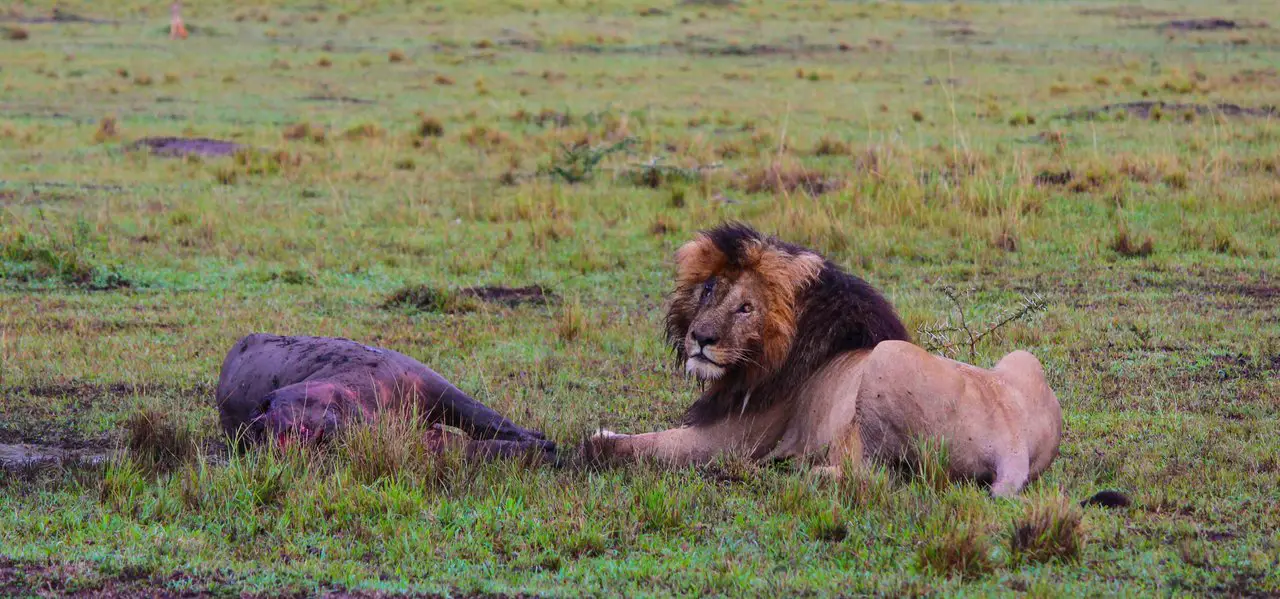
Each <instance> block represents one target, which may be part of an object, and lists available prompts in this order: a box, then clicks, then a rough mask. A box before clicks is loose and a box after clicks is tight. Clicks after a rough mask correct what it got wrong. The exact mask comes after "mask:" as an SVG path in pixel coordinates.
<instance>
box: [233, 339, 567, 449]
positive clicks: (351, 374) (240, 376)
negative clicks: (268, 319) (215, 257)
mask: <svg viewBox="0 0 1280 599" xmlns="http://www.w3.org/2000/svg"><path fill="white" fill-rule="evenodd" d="M216 399H217V402H218V411H219V413H220V415H221V419H222V428H223V430H225V431H226V433H227V434H228V435H230V436H232V438H244V439H248V440H261V439H263V438H271V439H275V440H278V441H280V442H287V441H288V440H289V439H291V438H294V437H296V438H299V439H302V440H310V441H323V440H325V439H329V438H332V437H333V436H334V434H335V433H337V432H338V431H339V430H340V429H341V428H342V427H343V426H345V425H347V424H350V423H352V422H370V421H372V420H375V419H377V418H380V417H412V415H417V416H419V417H421V418H423V419H424V420H425V422H426V423H428V424H445V425H448V426H453V427H457V428H460V429H462V430H463V431H466V433H467V434H468V435H469V436H470V439H469V440H465V441H460V440H458V439H457V437H460V436H459V435H454V434H449V433H446V432H444V431H443V430H442V429H440V428H439V427H434V428H432V429H431V430H430V431H429V432H428V434H427V435H426V438H424V439H423V442H424V443H427V444H428V445H429V446H430V447H431V448H432V449H435V450H440V449H441V448H443V447H444V446H446V445H460V446H463V447H464V448H465V452H466V455H467V456H468V457H482V458H485V457H509V456H517V455H522V456H527V455H533V456H536V457H546V458H550V457H552V456H553V454H554V453H555V444H554V443H552V442H550V441H547V440H546V438H545V437H544V436H543V435H542V433H540V432H538V431H532V430H528V429H525V428H521V427H519V426H517V425H516V424H515V423H513V422H511V421H510V420H507V419H506V418H503V417H502V416H501V415H500V414H498V413H497V412H495V411H493V410H492V409H490V408H489V407H487V406H485V405H484V404H482V403H480V402H478V401H476V400H475V399H472V398H471V396H469V395H467V394H466V393H463V392H462V391H461V390H459V389H458V388H457V387H454V386H453V385H452V384H450V383H449V381H447V380H445V378H444V377H442V376H440V375H439V374H437V373H436V372H435V371H433V370H431V369H430V368H427V367H426V366H425V365H423V364H422V363H421V362H418V361H417V360H414V359H413V358H410V357H409V356H406V355H404V354H401V353H398V352H394V351H391V350H388V349H381V348H377V347H369V346H368V345H363V344H361V343H356V342H355V341H351V340H349V339H340V338H334V337H282V336H279V335H267V334H262V333H255V334H252V335H248V336H246V337H243V338H241V339H240V340H239V341H237V342H236V344H235V345H234V346H232V348H231V351H230V352H228V353H227V357H226V359H225V360H224V361H223V362H222V373H221V375H220V376H219V378H218V390H217V398H216Z"/></svg>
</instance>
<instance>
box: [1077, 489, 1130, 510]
mask: <svg viewBox="0 0 1280 599" xmlns="http://www.w3.org/2000/svg"><path fill="white" fill-rule="evenodd" d="M1131 503H1133V502H1132V501H1131V500H1130V499H1129V496H1128V495H1125V494H1124V493H1121V492H1120V491H1111V490H1107V491H1098V492H1097V493H1094V494H1093V497H1090V498H1088V499H1086V500H1084V501H1081V502H1080V506H1081V507H1089V506H1091V505H1097V506H1101V507H1105V508H1125V507H1129V504H1131Z"/></svg>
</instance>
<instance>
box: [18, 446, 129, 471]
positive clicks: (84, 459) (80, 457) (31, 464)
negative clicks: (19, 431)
mask: <svg viewBox="0 0 1280 599" xmlns="http://www.w3.org/2000/svg"><path fill="white" fill-rule="evenodd" d="M106 459H107V452H106V451H105V449H96V450H95V449H69V448H66V447H59V446H57V445H33V444H30V443H0V470H19V471H20V470H32V469H40V468H63V467H67V466H94V465H97V464H101V463H103V462H105V461H106Z"/></svg>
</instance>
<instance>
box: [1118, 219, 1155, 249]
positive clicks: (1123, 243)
mask: <svg viewBox="0 0 1280 599" xmlns="http://www.w3.org/2000/svg"><path fill="white" fill-rule="evenodd" d="M1108 247H1110V248H1111V251H1113V252H1115V253H1117V254H1120V255H1121V256H1125V257H1129V258H1132V257H1140V256H1150V255H1151V253H1152V252H1154V251H1155V242H1153V241H1152V240H1151V236H1150V235H1148V236H1146V237H1145V238H1144V239H1143V240H1142V242H1141V243H1139V242H1138V241H1137V239H1136V238H1134V237H1132V236H1131V235H1130V233H1129V226H1128V225H1127V224H1125V223H1124V222H1121V223H1120V224H1118V225H1116V234H1115V237H1113V238H1112V239H1111V244H1110V245H1109V246H1108Z"/></svg>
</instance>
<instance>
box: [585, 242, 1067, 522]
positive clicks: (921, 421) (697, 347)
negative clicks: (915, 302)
mask: <svg viewBox="0 0 1280 599" xmlns="http://www.w3.org/2000/svg"><path fill="white" fill-rule="evenodd" d="M675 263H676V284H675V290H674V291H673V292H672V293H671V295H670V297H669V300H668V306H667V314H666V337H667V340H668V342H669V343H670V344H671V346H672V348H673V349H674V350H675V353H676V356H677V359H678V360H679V361H680V362H681V363H682V364H683V366H684V368H685V370H687V372H688V373H689V374H692V375H693V376H694V377H696V378H698V379H700V380H701V381H703V384H704V390H703V392H702V394H701V396H700V397H699V398H698V399H697V401H695V402H694V403H693V404H692V406H690V407H689V408H688V411H687V412H686V414H685V418H684V422H683V423H682V425H681V426H679V427H678V428H673V429H670V430H665V431H661V432H653V433H645V434H635V435H624V434H617V433H613V432H611V431H607V430H601V431H599V432H597V433H596V434H595V435H593V436H592V437H590V438H589V439H588V440H587V441H586V446H585V447H584V450H585V452H586V453H587V455H589V456H592V457H596V458H602V459H627V458H641V457H648V458H654V459H657V460H659V461H662V462H665V463H669V464H673V465H681V464H692V463H702V462H706V461H709V460H711V459H713V458H715V457H716V456H717V455H720V454H731V455H736V456H741V457H746V458H749V459H752V460H760V461H764V460H774V459H796V460H798V461H801V462H805V463H809V464H812V465H813V466H814V467H815V468H816V469H817V470H818V471H820V472H823V473H825V474H830V475H833V476H836V477H839V476H841V475H842V474H843V468H845V467H846V465H847V464H853V465H857V466H860V465H862V464H864V463H866V462H868V461H873V462H881V463H889V464H901V463H904V462H907V463H909V462H910V461H912V460H915V459H919V457H920V456H919V455H916V454H918V453H919V448H920V447H921V446H922V445H921V443H920V441H921V440H924V439H935V440H938V441H940V442H942V443H943V444H944V445H945V447H946V453H947V456H948V460H947V463H948V468H949V475H950V477H951V478H952V479H957V480H972V481H976V482H978V483H979V484H984V485H988V486H989V489H990V492H991V494H992V495H994V496H997V497H1007V496H1012V495H1016V494H1017V493H1018V492H1019V491H1021V490H1022V489H1023V487H1024V486H1026V485H1027V484H1028V483H1029V482H1031V481H1034V480H1035V479H1036V477H1038V476H1039V475H1040V474H1041V473H1043V472H1044V471H1045V469H1046V468H1048V467H1049V465H1050V464H1051V463H1052V462H1053V460H1054V458H1055V457H1056V456H1057V454H1058V446H1059V443H1060V442H1061V440H1062V410H1061V408H1060V406H1059V404H1058V399H1057V397H1056V396H1055V395H1054V392H1053V390H1052V389H1050V388H1049V385H1048V383H1047V382H1046V380H1045V373H1044V369H1043V367H1042V366H1041V364H1040V362H1039V360H1037V359H1036V357H1035V356H1033V355H1032V354H1030V353H1027V352H1025V351H1015V352H1013V353H1010V354H1008V355H1006V356H1004V358H1002V359H1001V360H1000V361H999V362H998V363H997V364H996V365H995V367H994V368H991V369H983V368H978V367H975V366H971V365H969V364H963V363H961V362H957V361H955V360H950V359H947V358H944V357H941V356H937V355H933V354H930V353H928V352H926V351H925V350H923V349H921V348H920V347H917V346H915V345H913V344H912V343H911V340H910V336H909V335H908V333H907V329H906V327H905V326H903V324H902V321H901V320H900V319H899V317H898V315H897V314H896V312H895V311H894V309H893V307H892V305H890V303H889V302H888V300H886V299H885V298H884V296H882V295H881V294H880V293H879V292H878V291H876V289H874V288H873V287H872V286H871V285H870V284H868V283H867V282H866V281H864V280H862V279H860V278H858V277H855V276H853V275H850V274H848V273H846V272H844V271H843V270H841V268H840V267H838V266H837V265H835V264H834V263H832V262H831V261H829V260H826V259H825V258H823V257H822V256H820V255H818V254H817V253H816V252H814V251H812V250H809V249H806V248H803V247H800V246H797V245H793V244H791V243H787V242H784V241H781V240H779V239H777V238H775V237H772V236H765V235H762V234H761V233H759V232H757V231H756V230H754V229H752V228H751V227H749V226H747V225H743V224H739V223H726V224H722V225H720V226H718V227H716V228H714V229H711V230H708V231H703V232H701V233H699V234H698V235H697V236H696V238H695V239H693V240H692V241H689V242H688V243H686V244H685V245H683V246H682V247H680V248H679V249H678V250H677V252H676V255H675Z"/></svg>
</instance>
